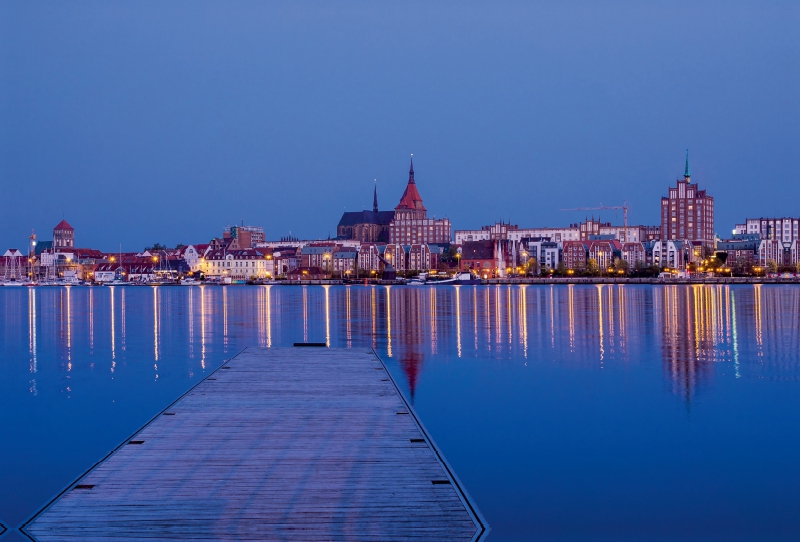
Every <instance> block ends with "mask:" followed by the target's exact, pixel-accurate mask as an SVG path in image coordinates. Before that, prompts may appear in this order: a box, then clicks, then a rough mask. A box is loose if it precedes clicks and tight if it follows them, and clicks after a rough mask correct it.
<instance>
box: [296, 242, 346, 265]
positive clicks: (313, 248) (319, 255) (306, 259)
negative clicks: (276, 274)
mask: <svg viewBox="0 0 800 542" xmlns="http://www.w3.org/2000/svg"><path fill="white" fill-rule="evenodd" d="M342 248H343V247H342V246H341V245H338V244H336V243H311V244H308V245H306V246H304V247H302V248H301V249H300V258H301V260H300V266H301V267H319V268H320V269H324V270H326V271H330V270H331V267H332V265H333V254H334V252H336V251H337V250H341V249H342Z"/></svg>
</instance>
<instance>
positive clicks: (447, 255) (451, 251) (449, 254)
mask: <svg viewBox="0 0 800 542" xmlns="http://www.w3.org/2000/svg"><path fill="white" fill-rule="evenodd" d="M457 254H458V247H456V246H455V245H450V246H449V247H448V249H447V250H446V251H444V252H442V255H441V256H440V257H439V261H440V262H447V263H456V261H457V260H458V257H457Z"/></svg>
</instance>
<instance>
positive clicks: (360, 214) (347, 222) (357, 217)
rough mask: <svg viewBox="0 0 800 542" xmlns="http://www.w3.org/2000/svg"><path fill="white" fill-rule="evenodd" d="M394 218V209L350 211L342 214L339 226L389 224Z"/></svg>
mask: <svg viewBox="0 0 800 542" xmlns="http://www.w3.org/2000/svg"><path fill="white" fill-rule="evenodd" d="M393 219H394V211H377V212H375V211H350V212H346V213H343V214H342V218H341V219H340V220H339V226H355V225H356V224H378V225H379V226H388V225H389V223H390V222H391V221H392V220H393Z"/></svg>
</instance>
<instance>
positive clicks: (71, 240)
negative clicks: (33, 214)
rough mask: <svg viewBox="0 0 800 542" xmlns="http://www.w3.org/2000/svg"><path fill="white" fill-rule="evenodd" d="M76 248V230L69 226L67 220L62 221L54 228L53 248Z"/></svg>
mask: <svg viewBox="0 0 800 542" xmlns="http://www.w3.org/2000/svg"><path fill="white" fill-rule="evenodd" d="M74 247H75V228H73V227H72V226H70V225H69V223H68V222H67V221H66V220H62V221H61V222H59V223H58V225H57V226H56V227H55V228H53V248H55V249H63V248H74Z"/></svg>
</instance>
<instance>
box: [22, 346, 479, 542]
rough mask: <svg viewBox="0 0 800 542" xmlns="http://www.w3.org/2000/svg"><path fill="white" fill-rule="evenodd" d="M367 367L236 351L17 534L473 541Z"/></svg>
mask: <svg viewBox="0 0 800 542" xmlns="http://www.w3.org/2000/svg"><path fill="white" fill-rule="evenodd" d="M390 379H391V377H390V376H389V374H388V372H387V371H386V370H385V368H384V367H383V365H382V363H381V361H380V360H379V359H378V358H377V357H376V356H375V355H374V354H373V353H372V352H367V351H363V350H362V351H359V350H334V349H327V348H294V349H291V348H287V349H247V350H245V351H244V352H242V353H240V354H239V355H238V356H236V357H235V358H234V359H232V360H230V361H229V362H228V363H227V364H226V365H224V366H223V367H222V368H220V369H218V370H217V371H215V372H214V373H213V374H212V375H210V376H209V377H207V378H206V379H205V380H204V381H202V382H201V383H200V384H199V385H198V386H196V387H195V388H193V389H192V390H191V391H190V392H189V393H187V394H186V395H185V396H184V397H182V398H181V399H180V400H179V401H177V402H176V403H175V404H173V405H172V406H170V407H169V408H168V409H167V410H166V411H165V412H163V413H162V414H161V415H160V416H158V417H157V418H156V419H155V420H154V421H153V422H151V423H150V424H148V425H147V426H145V427H144V428H143V429H142V430H141V431H140V432H139V433H137V434H136V435H135V436H134V437H132V438H131V439H130V441H129V443H128V444H126V445H123V446H121V447H120V448H119V449H118V450H117V451H116V452H115V453H113V454H112V455H110V456H109V457H108V458H107V459H106V460H104V461H103V462H101V463H99V464H98V465H97V466H96V467H94V468H93V469H92V470H90V471H89V472H88V473H87V474H86V475H85V476H84V477H83V478H81V479H80V480H79V481H78V482H76V484H74V485H73V486H72V487H71V488H69V489H68V490H67V491H65V492H64V493H63V494H62V495H61V496H59V497H58V498H57V499H56V500H55V501H53V502H52V503H51V504H50V505H49V506H48V507H47V508H45V509H44V510H43V511H42V512H41V513H40V514H39V515H37V516H36V517H35V518H34V519H33V520H32V521H31V522H30V523H29V524H28V525H27V526H26V527H25V531H26V532H27V533H28V534H29V535H31V536H33V537H34V538H35V539H36V540H38V541H40V542H47V541H55V540H65V541H66V540H86V541H111V540H142V539H150V540H165V539H180V540H304V541H323V540H324V541H328V540H329V541H337V540H363V541H375V542H379V541H380V542H383V541H393V540H397V541H399V540H419V541H423V540H452V541H469V540H475V539H476V538H477V537H478V536H480V533H481V532H482V531H483V526H482V524H481V520H480V519H479V518H478V517H477V512H476V511H474V507H473V506H472V505H471V504H470V503H469V502H468V500H467V497H466V496H465V494H464V493H463V492H462V491H461V490H460V488H459V487H458V485H457V480H455V479H454V478H453V477H451V476H450V473H449V471H448V469H447V468H446V467H445V465H444V464H443V462H442V461H440V459H439V457H438V455H437V453H436V452H435V451H434V449H433V447H432V443H430V440H429V439H428V437H427V435H425V434H424V432H423V431H422V429H421V427H420V426H419V425H418V424H417V422H416V419H415V417H414V415H413V412H410V411H409V408H408V407H407V405H406V404H405V402H404V401H403V399H402V398H401V397H400V396H399V394H398V393H397V391H396V388H395V386H394V384H393V382H392V381H391V380H390Z"/></svg>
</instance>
